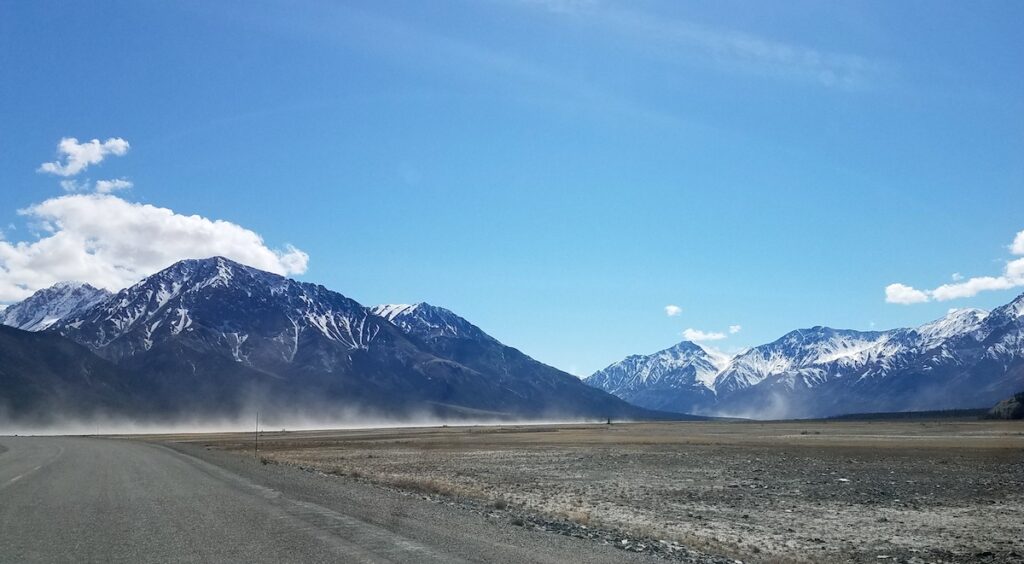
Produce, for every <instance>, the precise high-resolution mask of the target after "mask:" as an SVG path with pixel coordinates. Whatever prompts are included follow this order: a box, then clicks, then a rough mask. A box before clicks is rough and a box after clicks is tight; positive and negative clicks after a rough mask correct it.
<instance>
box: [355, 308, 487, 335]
mask: <svg viewBox="0 0 1024 564" xmlns="http://www.w3.org/2000/svg"><path fill="white" fill-rule="evenodd" d="M370 311H371V312H372V313H373V314H374V315H378V316H380V317H383V318H384V319H387V320H388V321H390V322H391V323H393V324H395V325H397V326H398V327H399V328H401V329H402V330H403V331H404V332H406V333H408V334H412V335H415V336H417V337H419V338H420V339H425V340H431V339H436V338H439V337H447V338H457V339H481V340H491V341H494V340H495V339H494V338H493V337H491V336H490V335H488V334H487V333H484V332H483V331H482V330H481V329H480V328H479V327H477V326H476V325H473V324H472V323H470V322H468V321H466V320H465V319H463V318H461V317H459V316H458V315H456V314H454V313H452V312H451V311H449V310H447V309H445V308H443V307H437V306H433V305H430V304H428V303H424V302H420V303H418V304H413V305H409V304H382V305H378V306H374V307H373V308H371V309H370Z"/></svg>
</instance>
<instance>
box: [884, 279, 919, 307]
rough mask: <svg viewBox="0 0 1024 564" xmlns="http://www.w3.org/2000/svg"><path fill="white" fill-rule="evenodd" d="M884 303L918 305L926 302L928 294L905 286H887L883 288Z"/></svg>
mask: <svg viewBox="0 0 1024 564" xmlns="http://www.w3.org/2000/svg"><path fill="white" fill-rule="evenodd" d="M885 301H886V302H888V303H890V304H904V305H906V304H919V303H922V302H927V301H928V294H926V293H925V292H922V291H921V290H918V289H917V288H914V287H911V286H907V285H906V284H899V283H897V284H889V285H888V286H886V287H885Z"/></svg>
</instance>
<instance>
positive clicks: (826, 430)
mask: <svg viewBox="0 0 1024 564" xmlns="http://www.w3.org/2000/svg"><path fill="white" fill-rule="evenodd" d="M165 439H166V438H165ZM183 439H184V440H189V441H190V442H198V443H201V444H203V445H205V446H207V447H209V448H217V449H224V450H228V451H234V452H237V453H238V454H239V455H247V456H252V455H253V453H252V448H253V445H252V434H250V435H248V436H245V435H203V436H194V437H177V440H183ZM260 458H261V459H262V460H263V461H264V462H265V463H267V464H275V465H284V466H293V467H296V468H300V469H303V470H306V471H310V472H317V473H320V474H322V475H324V476H325V477H329V478H332V479H337V480H341V481H355V482H362V483H369V484H374V485H377V486H379V487H383V488H388V489H392V490H396V491H399V492H404V493H405V494H407V495H417V496H422V497H423V498H424V499H430V500H434V501H436V502H438V503H445V504H456V505H460V506H462V507H464V508H465V509H466V510H467V511H476V512H478V513H480V514H481V515H482V516H493V515H494V514H504V515H506V516H507V517H508V518H509V519H511V520H513V521H514V522H516V523H517V524H521V525H522V526H526V527H532V528H535V529H538V530H541V531H548V532H552V533H560V534H564V535H570V536H576V537H579V538H583V539H590V540H591V541H592V542H595V543H600V544H612V545H615V546H616V548H622V549H624V550H632V551H644V552H650V553H652V554H654V555H656V556H661V557H664V558H667V559H677V560H684V561H685V560H693V559H696V560H701V559H703V560H706V561H708V562H712V561H723V562H724V561H728V559H732V560H741V561H743V562H822V561H833V562H885V561H890V562H914V563H916V562H1021V561H1024V424H1022V423H1020V422H995V421H950V420H934V421H914V420H905V421H795V422H778V423H775V422H772V423H756V422H685V423H684V422H680V423H616V424H612V425H593V424H591V425H536V426H532V425H506V426H479V427H432V428H405V429H374V430H348V431H307V432H283V433H282V432H278V433H264V434H262V435H261V438H260ZM482 518H483V517H482Z"/></svg>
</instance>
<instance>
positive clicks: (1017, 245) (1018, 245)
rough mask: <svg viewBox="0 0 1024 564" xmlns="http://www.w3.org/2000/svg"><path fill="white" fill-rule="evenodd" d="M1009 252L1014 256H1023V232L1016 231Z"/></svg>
mask: <svg viewBox="0 0 1024 564" xmlns="http://www.w3.org/2000/svg"><path fill="white" fill-rule="evenodd" d="M1010 252H1011V253H1013V254H1015V255H1024V231H1018V232H1017V236H1016V237H1014V238H1013V243H1011V244H1010Z"/></svg>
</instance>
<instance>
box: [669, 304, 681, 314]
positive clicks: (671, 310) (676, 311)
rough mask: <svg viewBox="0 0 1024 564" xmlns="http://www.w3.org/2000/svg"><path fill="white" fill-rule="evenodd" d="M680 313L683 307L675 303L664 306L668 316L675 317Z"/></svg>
mask: <svg viewBox="0 0 1024 564" xmlns="http://www.w3.org/2000/svg"><path fill="white" fill-rule="evenodd" d="M680 313H683V308H681V307H679V306H677V305H672V304H669V305H667V306H665V315H667V316H669V317H676V316H677V315H679V314H680Z"/></svg>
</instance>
